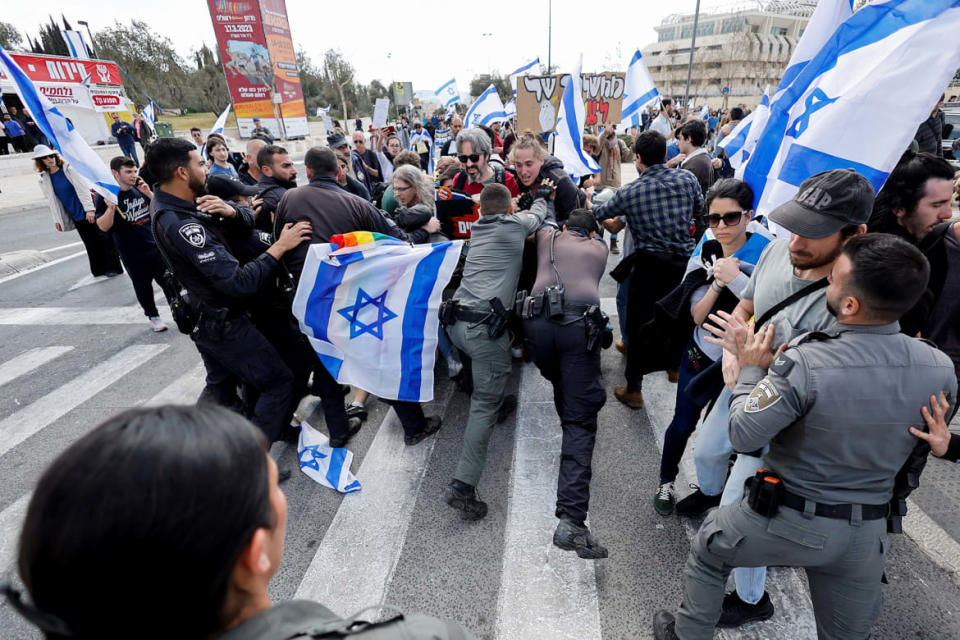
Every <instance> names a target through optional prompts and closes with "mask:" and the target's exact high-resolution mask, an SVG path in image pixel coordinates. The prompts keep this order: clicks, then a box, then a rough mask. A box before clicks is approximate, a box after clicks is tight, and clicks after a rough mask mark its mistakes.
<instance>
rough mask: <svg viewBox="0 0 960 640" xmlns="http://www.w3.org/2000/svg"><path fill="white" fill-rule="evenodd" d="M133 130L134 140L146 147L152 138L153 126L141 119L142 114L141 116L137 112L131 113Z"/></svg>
mask: <svg viewBox="0 0 960 640" xmlns="http://www.w3.org/2000/svg"><path fill="white" fill-rule="evenodd" d="M133 132H134V137H135V138H136V141H137V142H139V143H140V146H141V147H143V148H144V149H146V148H147V146H148V145H149V144H150V141H151V139H152V138H153V135H154V132H153V127H151V126H150V124H149V123H148V122H147V121H146V120H144V119H143V116H141V115H140V113H139V112H137V113H134V114H133Z"/></svg>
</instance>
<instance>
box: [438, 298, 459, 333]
mask: <svg viewBox="0 0 960 640" xmlns="http://www.w3.org/2000/svg"><path fill="white" fill-rule="evenodd" d="M440 324H442V325H443V326H445V327H450V326H453V325H455V324H457V301H456V300H453V299H450V300H444V301H443V302H441V303H440Z"/></svg>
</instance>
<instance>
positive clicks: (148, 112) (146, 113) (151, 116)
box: [140, 101, 156, 129]
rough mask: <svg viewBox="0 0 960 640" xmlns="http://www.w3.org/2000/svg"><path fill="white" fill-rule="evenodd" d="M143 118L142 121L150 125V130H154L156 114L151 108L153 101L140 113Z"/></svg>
mask: <svg viewBox="0 0 960 640" xmlns="http://www.w3.org/2000/svg"><path fill="white" fill-rule="evenodd" d="M140 115H141V116H143V119H144V120H146V121H147V124H148V125H150V128H151V129H155V128H156V127H155V126H154V121H155V120H156V113H155V111H154V108H153V101H151V102H150V104H148V105H147V106H145V107H144V108H143V111H142V112H141V113H140Z"/></svg>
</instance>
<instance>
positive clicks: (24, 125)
mask: <svg viewBox="0 0 960 640" xmlns="http://www.w3.org/2000/svg"><path fill="white" fill-rule="evenodd" d="M9 109H10V115H11V116H12V117H13V119H14V120H16V121H17V122H18V123H19V124H20V127H21V129H22V130H23V136H24V140H23V150H24V151H28V150H30V149H33V147H34V146H36V145H37V144H42V145H44V146H47V147H49V146H50V142H49V141H48V140H47V137H46V136H45V135H43V132H42V131H40V128H39V127H38V126H37V123H36V122H34V121H33V118H31V117H30V115H29V114H28V113H27V111H26V109H21V108H20V107H17V106H16V105H10V107H9Z"/></svg>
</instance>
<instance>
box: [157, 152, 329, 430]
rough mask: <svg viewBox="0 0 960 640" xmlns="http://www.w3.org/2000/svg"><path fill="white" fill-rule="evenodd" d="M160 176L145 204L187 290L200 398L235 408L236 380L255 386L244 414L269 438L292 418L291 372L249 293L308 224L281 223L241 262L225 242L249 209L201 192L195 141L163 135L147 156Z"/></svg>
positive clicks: (249, 220)
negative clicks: (258, 321) (258, 320)
mask: <svg viewBox="0 0 960 640" xmlns="http://www.w3.org/2000/svg"><path fill="white" fill-rule="evenodd" d="M146 163H147V166H148V167H149V168H150V172H151V173H152V174H153V175H154V176H155V177H156V180H157V182H158V185H157V188H156V189H155V191H154V199H153V202H152V203H151V208H152V224H153V229H154V232H155V234H156V238H157V246H158V247H159V248H160V250H161V253H162V254H163V255H164V258H165V259H166V260H167V261H168V263H169V265H168V266H169V267H170V269H171V270H172V272H173V274H174V275H175V276H176V278H177V280H179V282H180V284H181V285H182V286H183V287H184V288H185V289H186V290H187V293H188V296H189V300H188V301H187V306H188V307H189V311H190V312H191V313H192V315H193V317H194V318H195V326H194V327H192V328H190V327H182V326H181V327H180V328H181V330H185V329H188V330H189V332H190V337H191V339H193V341H194V343H195V344H196V346H197V350H198V351H199V352H200V356H201V357H202V358H203V363H204V366H205V367H206V369H207V380H206V386H205V387H204V390H203V394H202V395H201V399H207V400H212V401H215V402H217V403H218V404H221V405H224V406H227V407H230V408H236V407H237V405H238V398H237V395H236V390H237V386H238V384H242V385H244V386H246V387H248V388H251V389H254V390H256V392H257V393H258V397H257V400H256V404H255V406H254V407H253V408H252V411H251V416H250V420H251V421H252V422H253V423H254V424H255V425H257V426H258V427H259V428H260V429H261V430H262V431H263V432H264V433H265V434H266V436H267V438H268V439H269V440H271V441H272V440H274V439H276V438H277V437H278V436H279V435H280V433H281V430H282V429H283V427H284V426H285V425H286V424H287V423H288V421H289V419H290V406H291V396H292V388H291V385H292V382H293V376H292V375H291V373H290V370H289V369H288V368H287V367H286V365H285V364H284V362H283V360H282V359H281V357H280V356H279V354H278V353H277V352H276V350H275V349H274V348H273V346H271V344H270V343H269V342H268V341H267V339H266V338H265V337H264V336H263V334H262V333H260V332H259V331H258V330H257V329H256V328H255V327H254V325H253V323H252V322H251V320H250V318H249V310H250V307H251V301H252V298H253V296H254V295H255V294H256V293H257V292H258V291H259V290H260V289H261V287H262V286H263V285H264V284H265V283H266V282H267V281H268V280H269V279H270V278H271V276H272V275H273V274H274V272H275V270H276V268H277V264H278V260H279V259H280V258H281V257H282V256H283V254H285V253H286V252H287V251H289V250H290V249H293V248H294V247H296V246H297V245H299V244H300V243H301V242H303V241H304V240H306V239H307V238H309V237H310V224H309V223H307V222H300V223H298V224H295V225H293V224H290V225H285V226H284V227H283V230H282V232H281V233H280V234H279V237H278V239H277V241H276V242H274V243H273V244H272V245H270V247H269V248H267V250H266V251H265V252H264V253H262V254H261V255H259V256H258V257H256V258H254V259H252V260H250V261H249V262H247V263H246V264H243V265H242V266H241V263H240V262H239V261H238V260H237V258H236V257H235V255H234V254H233V253H232V252H231V249H230V247H229V245H228V242H227V240H226V238H227V235H228V234H230V233H236V232H237V230H238V229H246V230H250V229H252V228H253V223H254V215H253V212H252V211H251V210H250V209H248V208H246V207H243V206H239V205H235V204H228V203H226V202H224V201H223V200H221V199H220V198H218V197H216V196H212V195H206V188H205V179H206V176H207V170H206V168H205V167H204V166H203V161H202V160H201V158H200V154H199V153H198V152H197V150H196V147H195V146H194V145H193V144H191V143H189V142H187V141H186V140H182V139H179V138H161V139H160V140H158V141H157V142H156V143H155V144H153V145H151V147H150V151H149V152H148V154H147V158H146Z"/></svg>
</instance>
